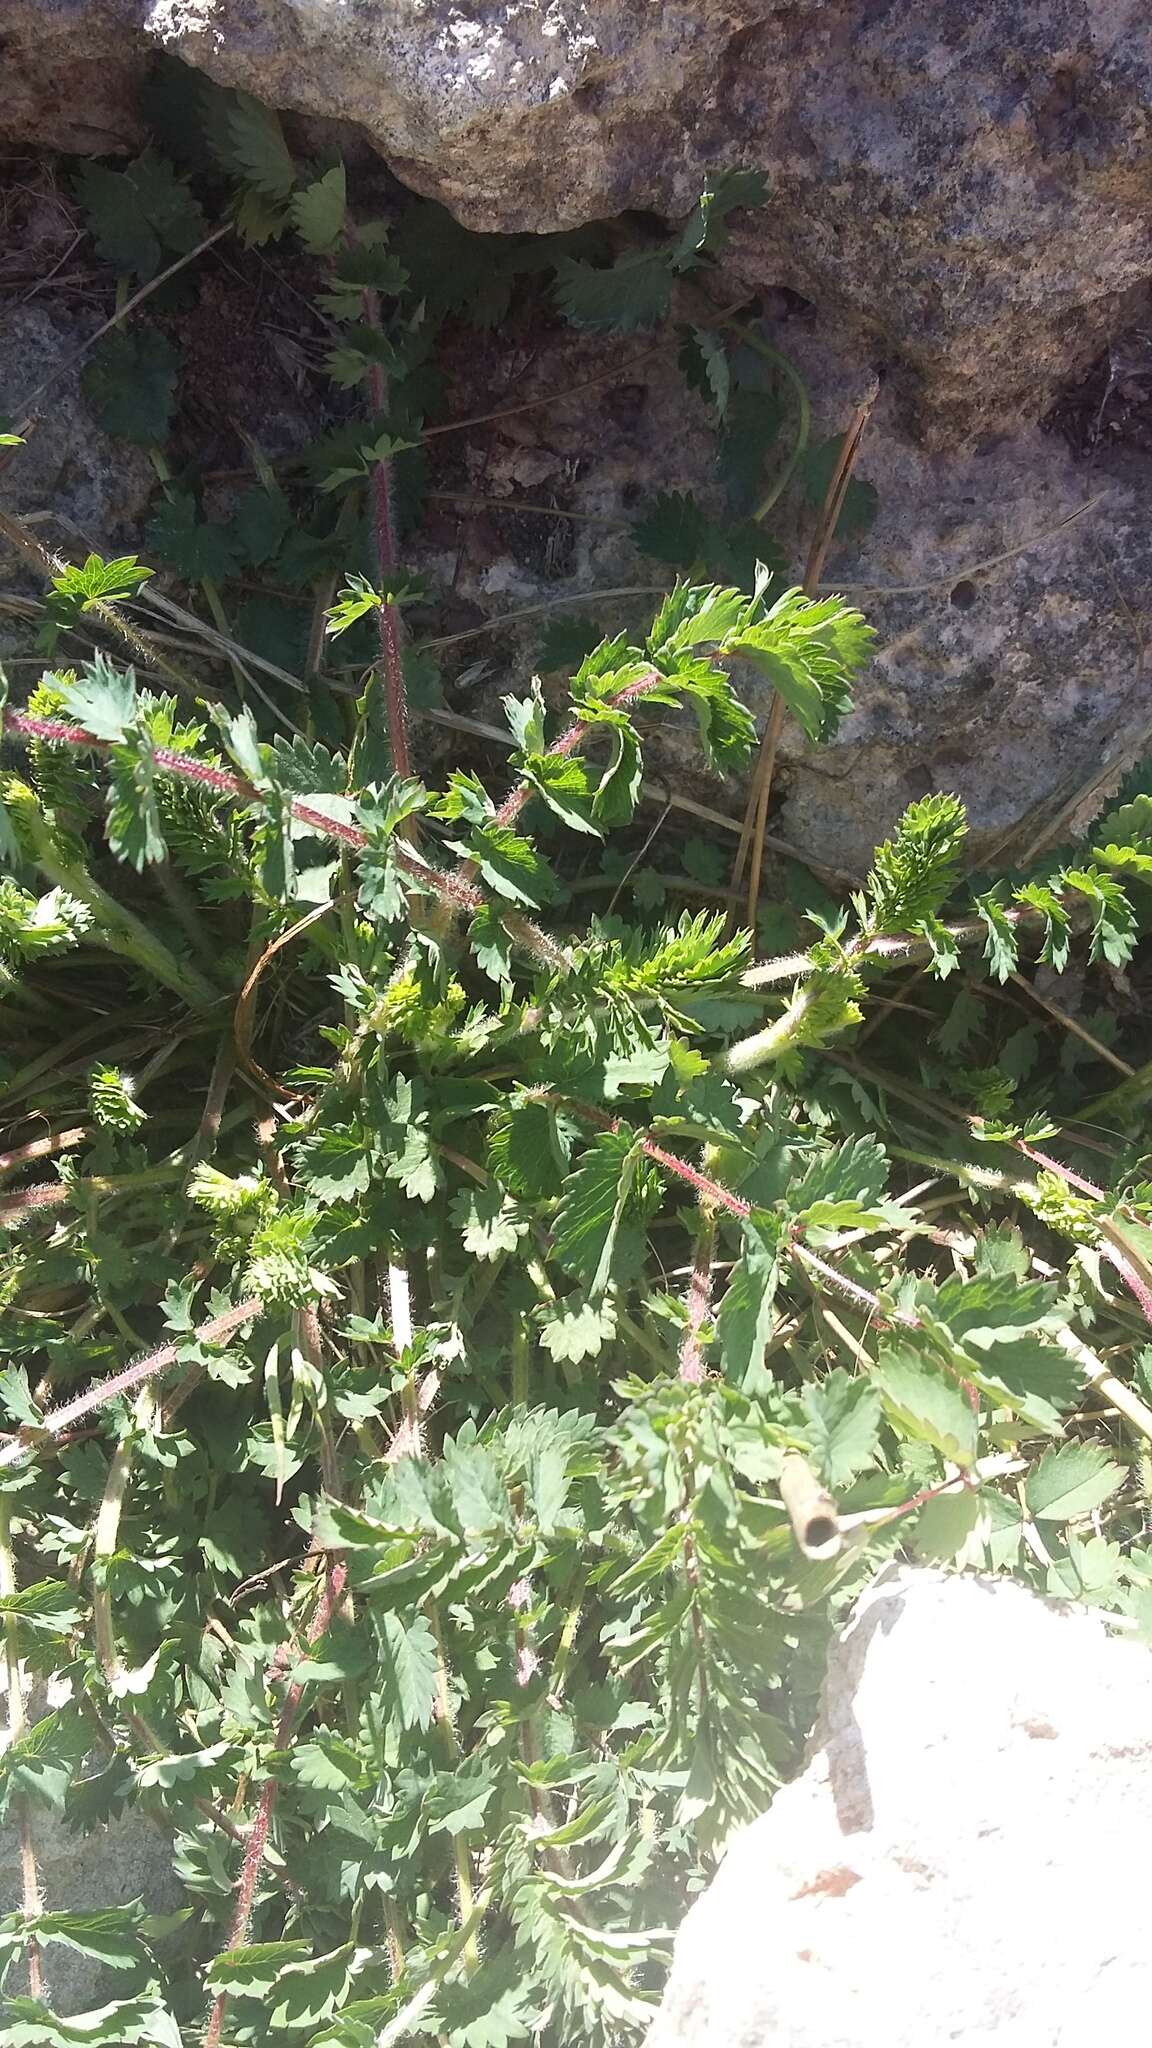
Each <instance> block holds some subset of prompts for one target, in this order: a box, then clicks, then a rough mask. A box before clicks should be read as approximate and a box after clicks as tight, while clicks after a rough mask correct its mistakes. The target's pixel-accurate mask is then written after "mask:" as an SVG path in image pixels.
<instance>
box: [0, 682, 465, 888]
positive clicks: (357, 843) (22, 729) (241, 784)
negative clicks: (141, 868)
mask: <svg viewBox="0 0 1152 2048" xmlns="http://www.w3.org/2000/svg"><path fill="white" fill-rule="evenodd" d="M4 721H5V726H6V727H7V729H8V730H9V731H11V732H19V733H23V734H24V735H25V736H26V737H27V738H28V739H35V740H52V741H55V742H56V743H57V744H61V745H64V746H72V747H93V748H95V749H96V750H97V751H98V752H101V753H104V752H107V750H108V748H109V745H110V742H109V741H108V740H100V739H97V738H96V737H95V736H94V734H92V733H90V732H86V731H85V730H84V727H83V726H81V725H70V724H68V723H66V722H65V721H64V720H63V719H58V718H35V717H33V716H32V715H31V713H29V712H27V711H6V712H5V714H4ZM152 760H153V763H154V765H155V766H156V767H157V768H160V769H162V770H163V772H164V773H165V774H166V775H175V776H178V777H179V778H180V779H181V780H182V781H184V782H195V783H197V784H199V786H200V788H201V789H210V790H213V791H214V792H215V793H216V794H217V795H218V796H230V797H234V798H236V799H237V800H238V801H239V802H240V803H244V804H260V803H262V802H263V798H262V796H261V793H260V791H259V790H258V789H257V788H256V786H255V784H254V783H251V782H248V781H247V780H246V779H245V777H244V776H242V775H233V774H232V773H231V772H230V771H229V770H228V769H227V768H216V767H214V766H213V765H212V764H211V763H210V762H208V761H198V760H196V758H195V757H194V756H193V755H191V754H180V753H176V752H175V751H174V750H173V749H172V748H171V747H155V748H153V752H152ZM288 808H289V810H290V811H291V813H292V816H293V817H294V818H298V819H299V820H300V823H301V824H302V825H307V826H309V828H310V829H311V830H312V831H314V832H318V833H322V834H323V835H324V836H325V837H326V838H328V839H338V840H339V841H340V842H341V844H342V845H344V846H351V847H355V848H356V849H357V850H359V849H361V848H363V847H366V846H367V845H368V843H369V841H368V834H367V833H366V832H364V831H362V830H361V828H360V826H359V825H346V824H344V823H342V822H341V821H340V820H339V819H336V818H329V817H327V816H326V815H325V813H324V812H323V811H317V810H314V809H313V807H312V806H311V805H310V804H305V803H301V802H300V801H299V799H298V798H296V797H292V798H290V799H289V804H288ZM396 858H397V860H398V861H399V863H400V865H401V867H402V868H404V869H405V871H406V873H408V874H409V875H411V877H412V879H413V880H414V881H417V882H420V883H421V884H422V885H423V886H424V887H425V888H426V889H430V890H431V891H432V893H433V894H434V895H436V896H440V897H441V898H443V900H444V901H445V902H447V903H449V904H450V905H451V907H452V908H453V909H454V910H457V911H472V912H475V911H477V910H480V909H482V908H483V905H484V897H483V894H482V893H481V891H480V890H479V889H474V888H472V887H471V885H470V884H469V882H468V881H467V880H466V879H465V878H464V877H462V876H461V875H459V874H446V873H445V872H444V870H443V869H441V868H434V867H431V866H430V865H429V863H428V862H427V861H424V860H421V859H420V857H419V855H418V854H415V853H413V852H412V850H411V848H410V847H408V846H405V845H404V844H403V843H402V842H401V841H399V840H397V842H396Z"/></svg>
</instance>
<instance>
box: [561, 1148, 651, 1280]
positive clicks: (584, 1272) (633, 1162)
mask: <svg viewBox="0 0 1152 2048" xmlns="http://www.w3.org/2000/svg"><path fill="white" fill-rule="evenodd" d="M639 1158H640V1152H639V1147H638V1145H637V1142H636V1139H635V1137H634V1136H633V1134H632V1132H631V1131H605V1132H604V1134H603V1136H602V1137H600V1138H598V1139H597V1141H596V1143H595V1145H593V1147H592V1148H591V1150H590V1151H588V1152H586V1153H585V1154H584V1156H583V1158H582V1159H581V1161H580V1163H579V1165H578V1166H577V1167H576V1169H575V1171H574V1172H573V1173H570V1174H569V1175H568V1178H567V1179H566V1180H565V1182H564V1188H563V1192H562V1194H561V1198H560V1206H559V1208H558V1209H557V1211H556V1215H555V1217H554V1218H553V1224H552V1248H553V1251H554V1253H555V1255H556V1257H557V1258H558V1259H559V1261H560V1264H561V1265H562V1266H563V1267H564V1269H565V1271H566V1272H569V1273H571V1274H572V1275H573V1276H574V1278H575V1279H577V1280H579V1281H581V1282H582V1283H583V1284H584V1286H585V1287H586V1288H587V1291H588V1293H589V1295H591V1296H592V1297H593V1298H595V1297H596V1296H597V1295H600V1294H602V1293H603V1292H604V1289H605V1288H606V1287H607V1285H608V1282H609V1280H610V1279H612V1277H613V1275H614V1274H615V1273H617V1272H619V1271H620V1270H621V1269H624V1270H631V1269H632V1267H633V1266H634V1264H635V1261H636V1258H637V1255H638V1253H639V1251H640V1249H641V1245H640V1244H638V1243H637V1239H639V1238H640V1231H639V1228H638V1226H637V1225H636V1223H635V1222H633V1221H632V1220H631V1218H629V1221H628V1223H627V1224H625V1217H626V1215H627V1214H628V1211H629V1207H630V1198H631V1196H632V1190H633V1183H634V1180H635V1175H636V1168H637V1165H638V1163H639Z"/></svg>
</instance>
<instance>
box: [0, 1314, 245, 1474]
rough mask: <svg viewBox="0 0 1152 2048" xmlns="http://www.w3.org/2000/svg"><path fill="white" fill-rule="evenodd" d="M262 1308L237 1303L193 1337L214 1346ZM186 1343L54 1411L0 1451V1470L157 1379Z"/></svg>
mask: <svg viewBox="0 0 1152 2048" xmlns="http://www.w3.org/2000/svg"><path fill="white" fill-rule="evenodd" d="M263 1307H264V1304H263V1302H262V1301H259V1300H253V1301H241V1302H238V1303H237V1305H236V1307H235V1308H229V1309H225V1311H224V1313H223V1315H219V1316H213V1317H212V1318H211V1320H210V1321H209V1322H206V1323H201V1325H200V1327H199V1329H198V1330H194V1331H193V1332H192V1333H191V1335H192V1337H193V1339H194V1340H195V1341H196V1342H198V1343H201V1344H215V1343H217V1342H219V1340H220V1338H221V1337H230V1336H231V1334H232V1332H233V1330H238V1329H239V1327H240V1325H241V1323H246V1322H250V1321H251V1319H252V1318H253V1316H258V1315H260V1314H261V1312H262V1310H263ZM186 1341H187V1340H186V1339H185V1338H184V1337H177V1338H175V1339H174V1340H173V1342H172V1343H170V1344H161V1346H160V1348H159V1350H158V1351H150V1352H149V1353H148V1356H147V1357H146V1358H139V1359H137V1361H136V1363H135V1365H126V1366H124V1367H123V1368H122V1369H121V1371H120V1372H114V1373H110V1374H109V1376H108V1378H107V1379H105V1380H101V1381H100V1382H99V1384H98V1385H97V1386H95V1387H89V1389H88V1391H87V1393H85V1394H77V1395H76V1396H75V1397H74V1399H72V1400H71V1401H65V1402H64V1403H63V1405H62V1406H61V1407H59V1408H53V1409H52V1410H51V1412H50V1413H49V1414H48V1415H46V1416H45V1417H44V1420H43V1422H42V1423H41V1424H40V1426H39V1428H38V1429H37V1430H35V1431H31V1432H29V1433H28V1434H27V1435H25V1434H23V1433H22V1434H21V1435H20V1436H17V1437H14V1438H13V1439H12V1440H11V1442H9V1443H6V1444H5V1445H4V1447H3V1449H0V1467H3V1466H5V1465H18V1464H19V1462H20V1460H21V1458H23V1457H24V1456H25V1455H26V1453H27V1452H29V1451H31V1450H34V1449H35V1447H36V1444H37V1442H38V1441H39V1439H40V1438H41V1437H42V1436H50V1437H56V1436H61V1435H62V1434H63V1432H64V1431H65V1430H66V1429H70V1428H71V1427H72V1424H73V1423H74V1422H80V1421H82V1420H83V1418H84V1416H85V1415H91V1414H92V1413H93V1412H94V1410H95V1409H97V1408H103V1407H104V1406H105V1405H106V1404H107V1403H108V1402H109V1401H114V1400H115V1399H116V1398H117V1396H118V1395H120V1394H128V1393H131V1391H132V1389H133V1387H139V1386H142V1385H143V1383H144V1381H145V1380H150V1379H155V1378H156V1376H157V1374H158V1373H162V1372H167V1370H168V1368H169V1366H172V1365H175V1364H176V1362H177V1353H178V1352H179V1350H180V1346H181V1345H182V1344H183V1343H185V1342H186Z"/></svg>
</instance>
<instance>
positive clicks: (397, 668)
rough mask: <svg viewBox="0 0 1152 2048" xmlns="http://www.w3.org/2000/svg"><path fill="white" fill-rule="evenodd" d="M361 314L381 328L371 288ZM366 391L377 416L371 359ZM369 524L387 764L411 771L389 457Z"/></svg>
mask: <svg viewBox="0 0 1152 2048" xmlns="http://www.w3.org/2000/svg"><path fill="white" fill-rule="evenodd" d="M363 303H364V318H365V321H366V323H367V325H368V326H369V327H371V328H373V329H374V330H375V332H376V333H377V334H379V333H381V331H382V330H381V326H380V301H379V299H378V298H377V296H376V293H375V292H373V291H366V292H364V294H363ZM368 396H369V399H370V400H371V404H372V411H373V413H374V414H375V415H376V417H377V419H378V418H379V416H380V414H381V413H383V412H385V411H386V410H387V406H388V384H387V380H386V378H385V376H384V370H383V366H382V365H381V364H380V363H372V364H371V365H370V366H369V370H368ZM371 491H372V529H373V533H374V536H375V541H376V564H377V568H378V569H379V572H380V591H381V595H382V596H383V597H384V599H385V602H384V603H383V604H382V605H381V606H380V608H379V610H378V612H377V614H376V631H377V635H378V637H379V641H380V665H381V667H382V669H383V671H384V698H385V703H386V705H387V710H388V744H389V746H390V747H391V749H392V766H393V768H394V769H395V771H396V774H397V775H411V773H412V753H411V748H410V746H409V743H408V691H407V687H406V685H405V682H404V656H403V653H402V651H401V646H400V609H399V606H398V605H395V604H392V603H391V602H389V601H388V600H389V591H390V588H391V585H392V582H393V579H394V577H395V574H396V521H395V517H394V514H393V509H392V464H391V462H390V461H384V462H375V463H373V465H372V476H371Z"/></svg>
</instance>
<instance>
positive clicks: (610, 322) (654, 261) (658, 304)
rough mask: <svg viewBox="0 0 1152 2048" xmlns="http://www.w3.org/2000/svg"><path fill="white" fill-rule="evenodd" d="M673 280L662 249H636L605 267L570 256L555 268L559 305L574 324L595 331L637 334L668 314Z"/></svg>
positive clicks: (665, 254)
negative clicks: (598, 267) (601, 268)
mask: <svg viewBox="0 0 1152 2048" xmlns="http://www.w3.org/2000/svg"><path fill="white" fill-rule="evenodd" d="M672 279H673V270H672V265H671V262H670V260H669V255H668V252H667V251H665V250H663V249H640V250H635V251H633V252H632V253H630V254H629V255H627V256H621V257H619V258H618V259H617V261H616V262H615V263H613V264H612V265H610V267H609V268H608V269H606V270H600V269H597V268H596V267H595V266H594V265H593V264H591V263H585V262H582V261H580V260H578V259H575V258H573V257H570V256H566V257H563V258H561V261H560V262H559V264H558V265H557V268H556V303H557V305H558V306H559V308H560V311H561V312H562V313H563V315H564V318H565V319H566V320H568V321H569V322H570V323H571V325H572V326H573V327H579V328H582V329H584V330H585V331H586V332H589V333H594V334H635V333H636V331H637V330H638V329H639V328H643V327H655V326H656V325H657V324H658V323H659V322H660V321H661V320H664V319H666V318H667V316H668V312H669V308H670V306H671V300H672Z"/></svg>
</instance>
